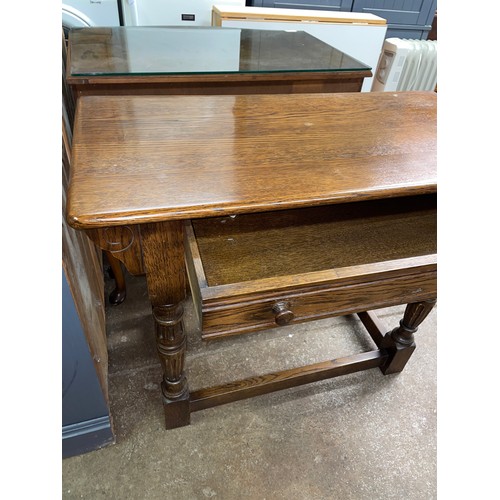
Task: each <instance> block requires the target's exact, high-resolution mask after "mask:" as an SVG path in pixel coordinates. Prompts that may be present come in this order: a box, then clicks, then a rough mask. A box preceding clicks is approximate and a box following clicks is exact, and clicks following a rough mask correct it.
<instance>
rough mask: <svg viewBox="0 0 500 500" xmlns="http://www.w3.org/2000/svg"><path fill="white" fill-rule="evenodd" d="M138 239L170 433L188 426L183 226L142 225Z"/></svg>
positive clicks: (174, 223) (180, 224)
mask: <svg viewBox="0 0 500 500" xmlns="http://www.w3.org/2000/svg"><path fill="white" fill-rule="evenodd" d="M141 239H142V245H143V256H144V265H145V268H146V279H147V285H148V292H149V298H150V300H151V305H152V307H153V317H154V320H155V334H156V344H157V349H158V355H159V357H160V362H161V365H162V369H163V381H162V384H161V389H162V395H163V407H164V410H165V426H166V428H167V429H173V428H175V427H182V426H184V425H188V424H189V422H190V411H189V389H188V383H187V379H186V376H185V374H184V358H185V353H186V335H185V333H184V329H183V324H182V316H183V312H184V299H185V297H186V282H185V276H186V275H185V266H184V236H183V225H182V222H177V221H174V222H161V223H157V224H145V225H142V226H141Z"/></svg>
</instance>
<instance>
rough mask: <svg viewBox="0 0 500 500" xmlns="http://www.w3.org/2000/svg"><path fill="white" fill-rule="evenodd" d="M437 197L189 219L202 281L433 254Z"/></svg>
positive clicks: (236, 279)
mask: <svg viewBox="0 0 500 500" xmlns="http://www.w3.org/2000/svg"><path fill="white" fill-rule="evenodd" d="M436 226H437V217H436V197H435V195H427V196H421V197H405V198H393V199H388V200H375V201H367V202H360V203H348V204H342V205H331V206H325V207H313V208H306V209H296V210H285V211H279V212H267V213H263V214H262V213H259V214H246V215H238V216H233V217H213V218H210V219H202V220H197V221H193V228H194V232H195V235H196V240H197V243H198V248H199V251H200V255H201V260H202V262H203V269H204V272H205V275H206V278H207V283H208V286H216V285H225V284H230V283H239V282H242V281H251V280H256V279H262V278H271V277H276V276H286V275H290V274H299V273H308V272H314V271H321V270H324V269H332V268H339V267H349V266H356V265H361V264H368V263H372V262H382V261H388V260H396V259H404V258H408V257H414V256H418V255H429V254H434V253H436V250H437V249H436V239H437V234H436V233H437V228H436Z"/></svg>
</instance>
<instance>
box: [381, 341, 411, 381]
mask: <svg viewBox="0 0 500 500" xmlns="http://www.w3.org/2000/svg"><path fill="white" fill-rule="evenodd" d="M388 335H389V334H388ZM415 348H416V345H415V343H414V342H413V343H412V344H410V345H406V346H403V345H401V344H398V343H396V342H394V341H392V339H388V341H387V345H386V350H387V352H388V353H389V358H388V361H387V363H385V364H384V365H382V366H381V367H380V370H381V371H382V373H383V374H384V375H391V374H393V373H400V372H402V371H403V368H404V367H405V366H406V363H407V362H408V360H409V359H410V357H411V355H412V354H413V351H414V350H415Z"/></svg>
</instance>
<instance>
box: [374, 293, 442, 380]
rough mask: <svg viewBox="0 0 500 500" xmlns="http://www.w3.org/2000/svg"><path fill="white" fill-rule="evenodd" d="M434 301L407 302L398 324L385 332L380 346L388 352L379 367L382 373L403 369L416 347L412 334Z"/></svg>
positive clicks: (396, 371) (429, 310) (387, 373)
mask: <svg viewBox="0 0 500 500" xmlns="http://www.w3.org/2000/svg"><path fill="white" fill-rule="evenodd" d="M435 303H436V300H427V301H424V302H415V303H412V304H408V305H407V306H406V309H405V313H404V316H403V319H402V320H401V321H400V322H399V326H398V327H397V328H394V330H392V331H390V332H388V333H386V335H385V337H384V339H383V340H382V343H381V347H384V348H386V349H387V351H388V352H389V358H388V360H387V363H386V364H385V365H384V366H382V367H381V370H382V372H383V373H384V375H389V374H391V373H398V372H400V371H402V370H403V368H404V367H405V365H406V363H407V362H408V360H409V359H410V357H411V355H412V354H413V351H414V350H415V347H416V346H415V341H414V338H413V334H414V333H415V332H416V331H417V330H418V326H419V325H420V323H422V321H424V319H425V318H426V317H427V315H428V314H429V313H430V312H431V311H432V308H433V307H434V304H435Z"/></svg>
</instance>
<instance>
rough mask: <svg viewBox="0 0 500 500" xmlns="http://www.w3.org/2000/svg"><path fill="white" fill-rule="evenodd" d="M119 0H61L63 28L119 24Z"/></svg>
mask: <svg viewBox="0 0 500 500" xmlns="http://www.w3.org/2000/svg"><path fill="white" fill-rule="evenodd" d="M118 1H119V0H63V2H62V26H63V29H64V30H66V31H67V30H69V29H71V28H86V27H88V26H120V16H119V14H118Z"/></svg>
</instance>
